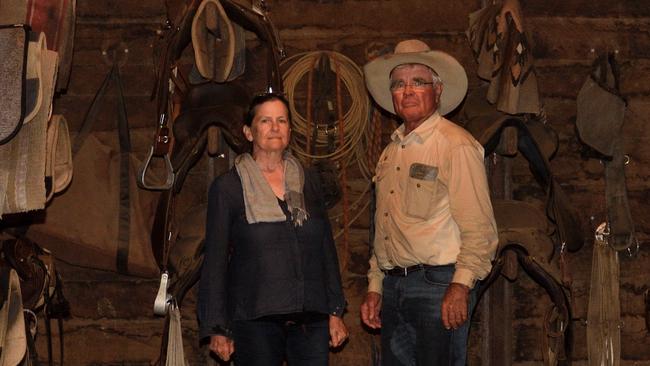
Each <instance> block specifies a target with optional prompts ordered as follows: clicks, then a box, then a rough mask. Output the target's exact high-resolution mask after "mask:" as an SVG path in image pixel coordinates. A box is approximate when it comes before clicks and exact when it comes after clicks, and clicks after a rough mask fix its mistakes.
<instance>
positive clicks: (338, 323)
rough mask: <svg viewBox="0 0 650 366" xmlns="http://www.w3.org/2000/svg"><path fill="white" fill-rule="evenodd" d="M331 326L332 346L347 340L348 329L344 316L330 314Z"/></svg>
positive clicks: (334, 346)
mask: <svg viewBox="0 0 650 366" xmlns="http://www.w3.org/2000/svg"><path fill="white" fill-rule="evenodd" d="M329 328H330V347H332V348H336V347H338V346H340V345H342V344H343V342H345V340H346V339H348V335H349V333H348V329H347V328H346V327H345V323H343V318H339V317H338V316H334V315H330V319H329Z"/></svg>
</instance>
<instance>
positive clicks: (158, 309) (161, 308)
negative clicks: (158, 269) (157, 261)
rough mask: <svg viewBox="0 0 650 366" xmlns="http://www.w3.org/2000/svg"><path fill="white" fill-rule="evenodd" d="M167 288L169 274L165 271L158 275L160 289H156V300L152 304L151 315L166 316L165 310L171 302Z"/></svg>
mask: <svg viewBox="0 0 650 366" xmlns="http://www.w3.org/2000/svg"><path fill="white" fill-rule="evenodd" d="M168 287H169V273H167V271H165V272H163V273H162V274H161V275H160V287H158V294H157V295H156V300H154V302H153V313H154V314H155V315H161V316H164V315H166V314H167V308H168V307H169V304H170V303H171V301H172V295H170V294H168V293H167V288H168Z"/></svg>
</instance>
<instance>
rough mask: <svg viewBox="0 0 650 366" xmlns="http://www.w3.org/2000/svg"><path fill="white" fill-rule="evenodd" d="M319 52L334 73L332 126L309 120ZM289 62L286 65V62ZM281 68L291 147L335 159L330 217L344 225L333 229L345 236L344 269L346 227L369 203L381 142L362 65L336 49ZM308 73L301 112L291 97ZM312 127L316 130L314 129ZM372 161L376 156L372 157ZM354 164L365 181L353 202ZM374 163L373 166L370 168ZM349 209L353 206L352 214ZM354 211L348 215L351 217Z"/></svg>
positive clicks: (305, 156) (303, 154)
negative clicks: (337, 193)
mask: <svg viewBox="0 0 650 366" xmlns="http://www.w3.org/2000/svg"><path fill="white" fill-rule="evenodd" d="M322 57H328V59H329V65H330V69H331V70H332V72H334V73H335V74H336V83H337V87H336V94H337V95H336V104H337V108H336V114H337V119H338V121H337V123H336V124H335V126H336V127H334V128H332V127H331V126H330V125H329V124H328V123H327V122H328V121H313V116H312V97H313V93H314V92H316V93H317V92H318V91H317V90H313V88H312V82H313V72H314V69H315V68H316V67H317V65H318V63H319V61H320V59H321V58H322ZM287 65H290V66H288V67H287ZM281 67H282V68H284V67H287V68H286V71H285V72H284V74H283V76H282V78H283V80H284V88H285V92H286V95H287V99H288V100H289V104H290V108H291V115H292V127H291V129H292V140H291V151H292V152H293V153H294V154H295V155H296V156H297V157H298V158H299V159H301V160H303V161H304V162H309V161H310V160H312V159H329V160H330V161H332V162H335V163H337V165H338V167H339V172H340V179H341V181H342V184H341V185H342V188H343V204H342V205H343V207H342V212H340V213H338V214H336V215H332V216H330V218H331V219H332V220H333V221H338V220H339V219H340V218H342V219H343V229H342V230H340V231H337V232H336V233H335V234H334V237H335V238H338V237H339V236H341V235H343V245H344V251H345V256H344V258H343V261H342V265H341V269H342V271H345V269H346V268H347V254H348V253H347V252H348V245H349V244H348V241H349V233H348V230H349V226H350V225H351V223H352V222H354V221H355V220H357V219H358V218H359V217H360V216H361V214H363V212H365V210H366V208H367V207H368V203H369V197H368V192H369V191H370V189H369V188H370V180H371V177H372V175H373V171H374V164H375V163H376V159H377V157H378V155H377V154H376V153H375V152H376V151H377V150H378V149H379V148H380V147H378V146H376V145H377V144H381V141H380V140H381V131H380V130H381V126H380V125H376V124H374V123H370V121H372V122H378V119H377V116H376V114H375V113H373V112H374V111H371V108H370V101H369V99H368V94H367V93H366V89H365V84H364V80H363V72H362V71H361V69H360V68H359V67H358V66H357V65H356V64H355V63H354V61H352V60H350V59H349V58H348V57H346V56H345V55H342V54H340V53H337V52H334V51H314V52H305V53H300V54H297V55H294V56H291V57H289V58H287V59H285V60H284V61H283V62H282V63H281ZM305 76H307V79H308V80H307V95H306V97H307V98H306V113H305V115H303V114H301V113H300V112H299V111H298V110H297V108H296V103H295V100H296V99H297V97H298V94H299V93H298V92H297V89H298V85H299V83H300V81H301V80H302V79H303V78H304V77H305ZM341 86H344V87H345V89H346V90H347V92H348V94H349V96H350V106H349V107H348V109H347V111H345V112H343V105H342V104H343V102H342V101H343V97H342V94H343V93H342V90H341V89H342V88H341ZM314 129H315V130H314ZM332 134H334V136H336V137H337V138H338V144H337V146H336V147H335V148H334V149H331V150H330V151H328V146H330V145H329V143H330V140H331V138H330V136H331V135H332ZM373 160H374V161H373ZM355 163H356V164H357V165H358V167H359V171H360V172H361V174H362V176H363V177H364V178H365V179H366V180H367V182H368V184H367V186H366V187H365V188H364V189H363V191H362V193H361V194H360V195H359V197H358V198H357V199H356V200H355V201H354V202H349V199H348V192H347V182H346V180H347V170H348V168H349V167H350V166H351V165H353V164H355ZM371 167H372V168H371ZM351 209H352V210H353V211H356V213H355V214H354V215H350V211H351ZM350 216H352V217H350Z"/></svg>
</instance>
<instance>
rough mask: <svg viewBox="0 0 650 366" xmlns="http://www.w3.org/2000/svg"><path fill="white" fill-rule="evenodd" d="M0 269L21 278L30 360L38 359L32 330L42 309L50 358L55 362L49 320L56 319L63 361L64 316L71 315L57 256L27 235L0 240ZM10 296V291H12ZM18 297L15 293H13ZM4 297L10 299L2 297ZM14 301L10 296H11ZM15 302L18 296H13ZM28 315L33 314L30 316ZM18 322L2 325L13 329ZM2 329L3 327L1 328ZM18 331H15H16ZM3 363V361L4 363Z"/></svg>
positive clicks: (19, 279) (21, 299)
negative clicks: (55, 264) (9, 271)
mask: <svg viewBox="0 0 650 366" xmlns="http://www.w3.org/2000/svg"><path fill="white" fill-rule="evenodd" d="M0 254H2V255H1V256H0V268H1V269H2V271H3V273H4V272H6V271H8V270H11V271H12V272H15V274H16V278H17V279H18V287H17V288H18V289H19V291H20V294H19V297H20V300H19V302H20V307H21V314H22V309H25V310H29V312H26V313H25V314H26V315H25V318H24V319H20V320H19V321H22V323H23V324H25V325H26V327H25V326H23V331H24V332H25V333H24V335H25V339H26V344H27V348H28V349H29V355H28V356H27V357H29V359H31V360H33V361H35V360H37V355H36V349H35V345H34V337H35V334H32V333H31V332H30V331H29V329H30V328H31V327H32V324H33V326H35V325H36V322H37V319H36V315H35V314H37V313H39V312H43V314H44V316H45V325H46V333H47V337H48V360H49V364H50V365H52V364H53V363H52V362H53V360H52V340H51V330H50V319H52V318H56V319H57V320H58V325H59V336H60V338H59V341H60V356H61V360H60V361H61V363H60V364H63V323H62V319H63V318H64V317H67V316H68V315H69V304H68V302H67V301H66V300H65V298H64V297H63V293H62V283H61V278H60V276H59V275H58V273H57V271H56V268H55V266H54V258H53V257H52V255H51V254H50V252H49V251H48V250H46V249H43V248H41V247H39V246H38V245H37V244H36V243H34V242H32V241H30V240H28V239H26V238H15V239H7V240H3V241H2V242H0ZM10 296H12V295H11V293H10ZM14 296H15V295H14ZM0 300H5V301H7V299H1V298H0ZM9 300H11V299H9ZM13 301H14V304H16V302H15V301H16V299H13ZM27 314H34V315H33V316H31V317H27ZM12 326H15V324H13V325H12V324H11V323H8V324H2V323H0V328H4V329H11V327H12ZM0 331H2V329H0ZM14 331H15V330H14ZM3 366H4V364H3Z"/></svg>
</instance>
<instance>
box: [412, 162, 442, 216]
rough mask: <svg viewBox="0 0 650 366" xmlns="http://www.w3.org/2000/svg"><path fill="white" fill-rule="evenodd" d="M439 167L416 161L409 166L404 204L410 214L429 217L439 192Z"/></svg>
mask: <svg viewBox="0 0 650 366" xmlns="http://www.w3.org/2000/svg"><path fill="white" fill-rule="evenodd" d="M438 185H439V181H438V168H437V167H435V166H431V165H425V164H420V163H414V164H412V165H411V167H410V168H409V176H408V177H407V178H406V189H405V191H404V205H405V208H406V214H407V215H409V216H413V217H417V218H421V219H428V218H429V217H430V216H431V214H432V212H433V209H434V202H435V199H436V196H437V192H438Z"/></svg>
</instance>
